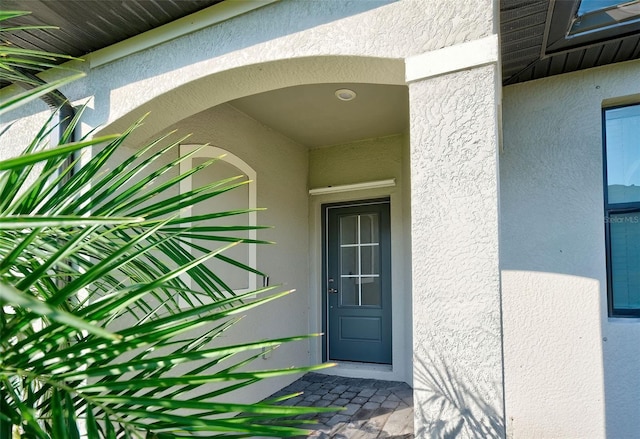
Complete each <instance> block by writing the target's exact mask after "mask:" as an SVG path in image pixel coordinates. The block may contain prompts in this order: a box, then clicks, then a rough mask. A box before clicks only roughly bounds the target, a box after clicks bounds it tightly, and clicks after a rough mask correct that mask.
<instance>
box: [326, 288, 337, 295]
mask: <svg viewBox="0 0 640 439" xmlns="http://www.w3.org/2000/svg"><path fill="white" fill-rule="evenodd" d="M327 292H328V293H331V294H337V293H338V290H336V289H335V288H329V290H328V291H327Z"/></svg>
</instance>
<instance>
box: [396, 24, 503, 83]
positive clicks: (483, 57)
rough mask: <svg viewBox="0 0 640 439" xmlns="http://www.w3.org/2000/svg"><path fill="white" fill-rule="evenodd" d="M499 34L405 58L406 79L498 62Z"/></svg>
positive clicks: (442, 73) (417, 78)
mask: <svg viewBox="0 0 640 439" xmlns="http://www.w3.org/2000/svg"><path fill="white" fill-rule="evenodd" d="M499 46H500V45H499V40H498V35H497V34H493V35H489V36H488V37H484V38H481V39H479V40H474V41H469V42H467V43H462V44H456V45H454V46H449V47H444V48H442V49H438V50H433V51H431V52H427V53H423V54H421V55H416V56H412V57H410V58H407V59H406V60H405V80H406V81H407V82H413V81H419V80H421V79H426V78H432V77H434V76H440V75H445V74H447V73H453V72H457V71H460V70H466V69H471V68H474V67H481V66H484V65H487V64H492V63H497V62H498V57H499V54H500V51H499Z"/></svg>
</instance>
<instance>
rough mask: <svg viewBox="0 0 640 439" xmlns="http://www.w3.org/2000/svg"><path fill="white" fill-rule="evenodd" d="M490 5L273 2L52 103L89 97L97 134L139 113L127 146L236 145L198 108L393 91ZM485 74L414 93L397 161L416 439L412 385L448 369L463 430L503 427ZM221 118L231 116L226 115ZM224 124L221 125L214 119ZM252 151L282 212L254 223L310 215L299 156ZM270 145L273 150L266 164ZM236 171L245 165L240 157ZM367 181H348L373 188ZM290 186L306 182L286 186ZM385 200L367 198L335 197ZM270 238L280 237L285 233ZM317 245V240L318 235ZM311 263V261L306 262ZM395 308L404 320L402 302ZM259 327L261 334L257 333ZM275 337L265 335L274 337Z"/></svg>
mask: <svg viewBox="0 0 640 439" xmlns="http://www.w3.org/2000/svg"><path fill="white" fill-rule="evenodd" d="M496 4H497V2H495V1H494V0H465V1H459V0H439V1H435V0H434V1H424V0H402V1H396V2H393V1H375V0H374V1H343V0H329V1H317V2H309V1H282V2H279V3H276V4H272V5H270V6H267V7H264V8H261V9H258V10H255V11H253V12H251V13H248V14H245V15H242V16H239V17H236V18H234V19H231V20H228V21H225V22H223V23H220V24H218V25H216V26H212V27H210V28H207V29H203V30H201V31H198V32H195V33H193V34H189V35H186V36H183V37H181V38H178V39H175V40H172V41H169V42H167V43H164V44H161V45H159V46H157V47H154V48H151V49H149V50H145V51H143V52H139V53H136V54H134V55H131V56H128V57H126V58H123V59H119V60H117V61H115V62H113V63H110V64H106V65H102V66H100V67H97V68H95V69H90V67H89V65H88V64H85V65H82V66H80V67H79V68H80V69H84V70H85V71H86V72H87V73H88V76H87V77H86V78H84V79H82V80H80V81H77V82H75V83H73V84H71V85H69V86H66V87H64V89H63V92H64V93H65V94H66V95H67V96H68V97H69V98H70V99H71V100H72V101H74V102H78V101H85V100H86V101H89V102H90V106H89V110H88V111H87V112H86V114H85V116H84V119H83V122H84V123H83V129H84V132H89V131H90V130H91V129H95V128H98V127H104V130H105V131H109V132H113V131H121V130H124V129H125V128H126V127H127V126H128V125H129V124H130V123H131V122H132V121H133V120H135V119H137V118H138V117H139V116H141V115H142V114H144V113H146V112H147V111H151V114H150V116H149V117H148V118H147V120H146V122H145V124H144V125H143V126H142V127H141V128H140V129H139V130H137V131H136V133H135V134H134V135H133V136H131V138H130V139H131V141H132V142H136V141H140V140H143V139H146V138H148V137H150V136H152V135H155V134H157V133H158V132H161V131H164V130H165V129H167V127H171V126H179V127H180V128H184V129H185V130H187V131H197V132H198V133H202V134H205V133H209V134H210V135H208V136H207V135H202V136H201V137H198V136H195V137H194V138H192V139H190V140H189V143H194V142H197V141H203V142H206V141H212V140H216V139H218V138H219V137H224V136H228V139H220V140H219V141H220V142H221V143H224V141H225V140H229V141H233V139H232V137H233V136H237V137H239V138H241V139H244V137H243V136H244V135H245V134H243V133H242V132H241V131H235V132H231V131H224V130H223V132H221V133H218V131H217V126H216V125H217V123H216V124H214V123H213V120H208V119H206V118H205V117H204V116H203V114H204V113H203V112H207V111H208V110H209V109H210V108H214V107H217V106H219V105H221V104H224V103H226V102H228V101H231V100H233V99H237V98H240V97H243V96H247V95H251V94H255V93H260V92H264V91H269V90H273V89H277V88H281V87H287V86H294V85H300V84H312V83H334V82H366V83H373V84H376V83H379V84H400V85H404V84H405V75H404V74H405V72H404V60H405V59H406V58H408V57H412V56H415V55H420V54H423V53H426V52H429V51H433V50H437V49H441V48H443V47H448V46H452V45H456V44H460V43H465V42H469V41H474V40H478V39H481V38H484V37H487V36H489V35H492V34H493V33H495V31H496V29H495V23H496V21H495V16H496ZM496 78H497V75H496V72H495V69H494V66H493V65H490V66H485V67H482V68H479V69H474V70H471V71H462V72H458V73H455V74H451V75H445V76H442V77H438V78H431V79H429V80H427V81H419V82H416V83H413V84H411V86H410V93H411V94H413V96H412V97H411V140H410V143H411V154H410V155H411V163H408V162H407V161H406V160H405V163H404V164H403V165H402V166H404V167H405V169H408V168H409V167H410V168H411V169H412V172H411V177H412V178H413V179H414V183H413V184H414V186H413V188H412V191H411V206H412V209H413V212H414V217H413V220H412V222H411V229H412V236H411V239H412V240H413V248H412V254H411V256H410V257H411V258H412V259H413V265H412V267H413V277H412V279H411V281H412V283H413V288H414V293H413V294H414V301H413V307H414V310H413V314H414V316H416V317H415V318H414V319H413V321H414V322H415V323H416V324H415V327H414V334H413V336H414V337H415V340H414V342H415V343H414V347H415V349H416V356H415V369H414V371H413V372H414V379H415V384H416V386H417V387H418V390H417V392H416V395H417V396H416V398H417V400H416V402H417V409H418V410H416V415H417V416H418V418H417V425H418V428H422V429H421V430H419V435H421V436H420V437H426V436H428V434H429V433H428V432H429V430H428V429H429V428H432V427H433V424H430V422H432V421H434V420H435V419H436V416H437V413H436V412H437V407H438V406H439V401H437V402H436V403H433V402H428V400H427V399H428V397H429V395H428V394H427V392H426V390H425V389H424V388H421V387H420V386H425V385H426V384H427V381H428V380H427V379H426V377H425V373H429V372H433V373H436V372H438V373H449V374H451V379H452V382H451V385H453V386H454V387H455V388H457V389H458V390H463V389H466V390H465V391H466V392H468V396H469V397H471V395H473V397H474V398H475V397H477V399H476V403H472V402H471V401H470V400H469V401H467V403H465V408H467V409H468V411H465V410H463V413H464V416H467V418H465V419H467V420H470V421H473V420H478V421H479V422H484V421H485V420H486V419H487V417H488V416H494V417H495V421H496V422H498V423H500V422H501V416H502V415H501V413H502V408H501V407H502V402H501V395H502V390H501V384H500V383H501V371H502V366H501V357H500V333H499V310H500V305H499V298H498V272H497V192H496V191H497V181H496V166H497V165H496V160H495V156H494V155H495V149H496V144H497V141H496V138H495V127H496V114H495V104H496V102H495V92H494V85H495V84H496V83H497V82H499V80H497V79H496ZM227 110H228V109H227ZM194 115H196V116H194ZM213 115H214V116H215V114H213ZM192 116H194V118H193V119H192V118H191V117H192ZM225 117H230V118H231V119H233V117H231V115H230V114H227V115H226V116H225ZM226 122H230V121H226V120H222V123H226ZM232 122H233V123H232V124H231V125H230V126H231V127H232V128H238V129H239V128H241V127H243V126H244V123H245V122H244V121H239V120H236V119H233V121H232ZM230 123H231V122H230ZM192 124H193V126H191V125H192ZM253 129H256V130H257V128H256V127H254V128H253ZM214 130H215V131H214ZM250 132H257V131H252V130H250ZM247 140H255V141H258V142H259V140H260V139H257V138H255V139H247ZM214 143H215V142H214ZM240 143H242V142H240ZM257 144H259V145H260V148H262V149H260V148H258V149H256V150H255V151H254V152H255V153H256V156H255V157H254V158H253V160H254V161H255V160H264V162H263V164H264V168H263V170H262V171H261V170H258V175H259V177H258V178H259V179H260V185H261V187H262V189H261V187H259V188H258V191H259V194H258V197H259V203H260V204H261V203H262V202H265V203H266V204H268V203H272V202H274V203H275V205H276V206H278V210H277V211H275V212H273V213H271V214H268V215H263V216H262V217H261V219H260V221H263V220H264V222H265V223H269V224H276V225H278V224H291V223H293V222H294V219H293V218H292V217H291V216H290V215H289V213H288V209H289V208H291V209H293V211H294V212H296V214H295V215H298V212H299V210H298V209H300V206H303V208H304V209H307V204H306V203H307V202H308V201H306V200H307V198H304V200H303V196H302V192H304V191H305V190H306V187H305V183H307V182H306V177H305V178H303V177H302V174H301V173H306V172H307V167H306V166H307V162H306V161H305V160H304V159H303V158H302V155H304V154H305V152H302V151H299V152H296V153H295V154H293V155H292V157H293V158H294V159H292V160H290V158H289V157H288V156H286V154H284V155H283V154H281V152H282V151H281V150H280V149H279V148H281V147H282V146H281V145H280V144H279V143H267V144H263V143H262V142H259V143H257ZM217 146H223V147H224V144H217ZM238 147H239V148H241V146H238ZM287 148H288V147H287ZM271 149H274V151H279V152H278V153H277V154H273V155H269V152H270V151H271ZM346 152H348V151H346ZM234 153H236V154H237V155H241V154H239V153H237V152H235V151H234ZM252 154H253V153H252ZM492 154H493V155H492ZM245 161H247V162H249V163H250V164H251V163H252V160H251V159H250V158H249V157H248V158H246V159H245ZM259 165H260V163H258V166H259ZM394 166H396V167H398V168H399V167H400V166H401V165H400V164H399V163H394ZM289 171H291V172H293V175H294V177H293V178H294V182H290V181H289V180H288V173H289ZM375 172H377V171H375ZM375 172H374V171H372V172H371V173H368V174H367V175H364V174H363V175H362V176H360V175H359V176H358V178H361V179H365V180H370V179H371V178H370V177H371V176H372V175H374V174H375ZM264 173H275V174H273V175H271V176H270V177H269V178H272V179H273V180H272V181H273V182H274V184H273V185H272V186H271V187H270V189H269V190H272V191H273V192H269V194H267V195H265V194H266V193H265V192H260V191H264V190H265V187H266V186H265V184H266V185H267V186H268V184H269V183H264V181H265V180H264V177H263V174H264ZM276 174H277V175H276ZM314 178H315V177H314ZM301 180H305V181H304V183H301V184H300V186H297V182H299V181H301ZM266 181H267V182H268V181H270V180H269V179H267V180H266ZM405 181H406V179H405ZM276 182H277V184H276ZM285 186H286V188H285ZM293 186H296V187H295V188H293ZM405 187H406V186H405ZM285 189H287V190H285ZM288 189H290V190H291V191H293V192H294V193H291V191H289V190H288ZM280 191H282V193H281V192H280ZM282 194H289V195H291V196H290V197H289V195H287V196H285V195H282ZM384 194H385V192H384V191H382V192H380V191H371V192H366V193H365V192H363V193H359V194H347V195H344V196H341V197H340V198H341V200H344V199H346V198H349V199H358V198H362V197H373V196H379V195H384ZM386 195H389V193H386ZM390 195H391V198H392V206H397V209H398V210H397V211H396V212H395V213H393V212H392V216H393V215H395V218H397V221H396V224H397V227H398V230H402V227H403V226H408V225H409V223H408V218H409V206H408V204H409V203H406V202H405V203H404V206H403V203H402V201H403V200H406V201H408V195H406V192H405V194H402V193H401V192H396V193H392V194H390ZM260 197H266V198H263V199H262V200H261V199H260ZM287 197H288V198H287ZM305 197H306V193H305ZM345 197H346V198H345ZM394 197H395V198H394ZM326 199H327V200H334V198H332V197H328V198H326ZM394 199H396V200H397V201H394ZM298 202H299V203H300V204H298ZM316 202H317V201H316ZM392 208H393V207H392ZM305 215H306V214H305ZM402 215H404V217H402ZM296 218H298V217H297V216H296ZM298 220H299V221H301V222H300V224H304V225H305V227H306V225H308V224H309V222H308V221H309V219H308V217H307V216H304V217H302V216H300V217H299V218H298ZM296 221H297V220H296ZM394 227H396V226H394ZM294 229H295V228H294ZM276 230H281V231H287V232H289V228H288V226H285V227H281V228H280V229H276ZM291 231H292V233H293V235H292V237H290V238H289V237H283V239H279V241H285V243H287V242H289V243H291V242H293V240H295V242H296V244H298V246H299V247H298V248H296V249H293V247H290V246H289V244H285V245H284V247H283V248H284V249H287V250H289V249H291V250H292V252H293V254H294V255H298V254H300V253H299V250H300V249H303V250H305V251H307V250H308V241H307V238H308V235H305V236H306V237H304V236H303V235H304V234H303V233H301V231H300V230H298V229H295V230H293V229H292V230H291ZM275 233H282V232H275ZM313 236H314V237H315V238H317V234H315V235H313ZM265 237H268V236H265ZM398 238H399V239H398V240H397V241H394V244H395V245H396V250H395V254H394V258H397V259H398V260H408V259H409V256H408V255H407V253H406V252H402V251H399V250H398V248H400V247H399V244H400V243H407V242H408V241H409V238H408V236H407V235H406V234H405V232H400V233H399V237H398ZM313 248H316V249H317V248H319V247H318V246H317V245H316V246H315V247H313ZM259 256H260V254H259ZM292 259H297V260H296V261H295V262H296V263H295V264H294V265H292V267H291V273H289V271H285V272H281V276H282V277H281V279H283V280H284V279H286V280H287V281H289V282H292V283H295V286H299V285H305V283H304V279H303V277H304V275H301V273H303V272H306V271H308V270H309V266H308V265H307V261H308V259H305V258H304V257H300V258H295V257H294V258H292V257H291V255H290V254H287V255H284V254H283V255H282V259H280V258H276V257H274V258H271V260H270V261H267V264H269V263H274V264H275V262H274V261H279V260H287V261H289V260H292ZM312 262H313V261H312ZM316 262H317V261H316ZM294 268H295V269H294ZM317 268H318V265H314V266H313V267H312V269H317ZM276 271H277V267H276ZM408 271H409V269H408V268H406V267H405V268H404V269H402V268H400V269H399V272H402V273H405V272H408ZM277 272H278V271H277ZM279 273H280V272H279ZM290 274H291V276H290ZM300 276H302V277H300ZM398 277H399V276H398ZM298 281H300V282H301V283H300V284H299V283H298ZM407 286H408V285H407ZM400 288H403V287H400ZM291 300H294V301H295V300H297V299H291ZM291 303H294V302H291ZM405 306H406V309H410V307H411V304H406V305H405ZM283 309H285V310H286V312H285V311H282V310H280V311H277V312H276V315H277V316H280V317H281V321H282V322H283V325H284V324H285V322H286V324H289V320H290V316H291V315H292V314H293V315H295V319H294V321H295V323H294V324H293V325H294V326H293V327H294V328H297V324H298V323H300V322H303V321H306V319H307V318H308V315H307V313H308V310H307V308H305V306H304V305H303V304H302V303H300V302H295V304H294V305H292V308H286V307H283ZM278 312H283V313H285V314H286V316H283V315H282V314H278ZM313 318H315V317H314V316H312V317H311V318H310V320H309V321H313ZM405 323H406V322H405ZM260 332H261V333H265V332H266V331H265V330H264V329H263V328H260ZM271 335H277V331H275V334H274V333H273V332H272V333H271ZM407 339H408V340H410V337H408V338H407ZM408 350H409V349H408V348H407V352H406V353H405V355H406V354H407V353H408ZM299 354H300V357H299V358H301V359H302V360H303V361H304V360H306V359H308V358H309V354H308V353H307V352H300V353H299ZM394 361H395V357H394ZM432 361H435V362H436V363H437V364H436V366H437V367H436V368H433V367H431V365H432V363H431V362H432ZM399 373H402V372H399ZM407 375H410V374H407ZM447 416H450V418H449V419H447V422H449V421H450V423H448V424H447V426H448V427H451V426H454V425H455V424H452V423H453V422H457V420H456V418H455V416H457V415H456V414H455V413H447ZM423 427H424V428H423ZM465 431H468V430H465ZM467 435H469V434H468V433H467Z"/></svg>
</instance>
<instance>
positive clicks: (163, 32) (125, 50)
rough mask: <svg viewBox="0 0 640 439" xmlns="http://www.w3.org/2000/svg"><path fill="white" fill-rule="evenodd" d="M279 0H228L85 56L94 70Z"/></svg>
mask: <svg viewBox="0 0 640 439" xmlns="http://www.w3.org/2000/svg"><path fill="white" fill-rule="evenodd" d="M278 1H280V0H226V1H223V2H221V3H218V4H215V5H213V6H211V7H209V8H206V9H203V10H201V11H198V12H195V13H193V14H190V15H187V16H186V17H182V18H179V19H178V20H175V21H172V22H171V23H167V24H165V25H163V26H160V27H157V28H155V29H151V30H149V31H147V32H144V33H141V34H139V35H136V36H134V37H131V38H128V39H126V40H124V41H121V42H119V43H116V44H112V45H111V46H109V47H105V48H104V49H100V50H96V51H95V52H92V53H90V54H88V55H87V56H86V59H87V60H88V61H89V66H90V67H91V68H92V69H93V68H96V67H99V66H101V65H104V64H108V63H110V62H113V61H115V60H118V59H120V58H124V57H126V56H129V55H131V54H133V53H136V52H141V51H143V50H146V49H149V48H151V47H153V46H157V45H159V44H162V43H166V42H167V41H171V40H173V39H176V38H179V37H181V36H184V35H187V34H190V33H192V32H195V31H198V30H200V29H204V28H206V27H209V26H213V25H214V24H218V23H221V22H223V21H226V20H229V19H230V18H233V17H237V16H239V15H242V14H246V13H247V12H251V11H253V10H255V9H258V8H261V7H263V6H267V5H269V4H271V3H275V2H278Z"/></svg>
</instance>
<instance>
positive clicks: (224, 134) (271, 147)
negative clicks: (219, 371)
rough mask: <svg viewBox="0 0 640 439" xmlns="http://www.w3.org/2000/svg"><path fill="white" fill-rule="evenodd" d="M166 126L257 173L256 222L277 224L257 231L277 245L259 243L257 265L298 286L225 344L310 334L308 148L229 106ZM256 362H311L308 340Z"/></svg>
mask: <svg viewBox="0 0 640 439" xmlns="http://www.w3.org/2000/svg"><path fill="white" fill-rule="evenodd" d="M169 128H170V129H176V130H178V132H179V133H182V134H186V133H192V135H191V136H190V137H189V139H188V143H190V144H206V143H210V144H213V145H216V146H218V147H220V148H223V149H226V150H228V151H229V152H231V153H233V154H235V155H236V156H238V157H239V158H241V159H242V160H244V161H245V162H246V163H247V164H248V165H249V166H251V167H252V168H253V169H254V170H255V171H256V174H257V179H256V180H257V183H258V185H257V191H258V199H257V204H258V207H267V210H265V211H261V212H259V213H258V224H266V225H269V226H273V228H269V229H266V230H260V231H258V238H259V239H264V240H268V241H274V242H276V243H277V245H260V246H258V264H257V265H258V268H259V269H261V270H263V271H265V272H266V273H268V274H269V276H270V283H271V285H282V288H281V289H282V290H284V289H295V290H296V292H295V293H294V294H292V295H289V296H287V297H285V298H283V299H278V300H277V301H275V302H271V303H269V304H266V305H264V306H260V307H258V308H256V309H254V310H252V311H251V312H250V313H248V316H247V318H245V319H243V320H242V321H241V322H240V323H239V324H238V325H237V327H236V328H233V330H232V331H229V332H228V333H226V334H225V336H224V341H225V343H235V342H246V341H248V340H256V339H260V338H271V337H286V336H290V335H300V334H306V333H308V318H309V317H308V310H307V304H308V294H309V292H308V288H307V286H308V284H309V277H308V276H309V275H308V264H309V262H308V259H309V254H308V225H307V224H308V221H307V215H308V194H307V191H306V184H307V163H308V151H307V149H306V148H304V147H302V146H301V145H298V144H296V143H294V142H292V141H291V140H289V139H287V138H286V137H284V136H282V135H280V134H278V133H277V132H274V131H273V130H270V129H268V128H267V127H265V126H263V125H261V124H259V123H257V122H256V121H255V120H253V119H251V118H249V117H248V116H246V115H245V114H244V113H241V112H239V111H237V110H236V109H235V108H234V107H232V106H230V105H221V106H218V107H215V108H211V109H209V110H207V111H205V112H202V113H199V114H197V115H194V116H192V117H190V118H188V119H185V120H183V121H181V122H180V123H178V124H176V125H174V126H172V127H169ZM213 171H215V165H214V166H213ZM283 261H286V263H283ZM257 361H258V362H257V363H255V365H254V366H251V367H253V368H256V367H263V368H267V369H276V368H286V367H290V366H292V365H306V364H309V342H308V341H302V342H298V343H291V344H285V345H282V346H281V347H280V348H278V349H277V350H276V351H275V352H274V353H273V354H271V355H270V356H269V358H267V359H259V360H257ZM251 367H250V368H251ZM295 378H296V377H285V378H281V379H278V380H273V381H272V382H262V383H260V385H258V386H252V388H251V392H250V393H247V392H240V393H239V395H238V398H242V399H243V400H246V401H255V400H258V399H262V398H264V397H267V396H268V395H270V394H271V393H272V392H273V390H274V388H278V386H284V385H286V384H288V383H289V382H291V381H292V380H293V379H295ZM270 381H271V380H270Z"/></svg>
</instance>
